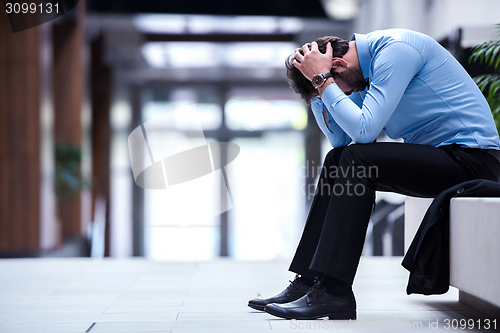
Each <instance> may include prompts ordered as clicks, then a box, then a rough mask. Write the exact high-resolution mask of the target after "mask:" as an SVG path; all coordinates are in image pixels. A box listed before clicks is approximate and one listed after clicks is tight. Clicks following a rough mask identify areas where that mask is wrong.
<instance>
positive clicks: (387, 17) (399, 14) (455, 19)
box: [354, 0, 500, 46]
mask: <svg viewBox="0 0 500 333" xmlns="http://www.w3.org/2000/svg"><path fill="white" fill-rule="evenodd" d="M359 4H360V11H359V15H358V17H357V18H356V21H355V24H354V30H355V31H356V32H359V33H367V32H370V31H373V30H379V29H388V28H405V29H411V30H416V31H420V32H423V33H425V34H428V35H430V36H431V37H433V38H435V39H437V40H439V39H442V38H444V37H446V36H448V35H450V34H452V33H453V32H454V31H456V30H457V29H458V28H459V27H462V28H463V29H464V34H463V42H462V45H463V46H471V45H474V44H477V43H478V42H481V41H484V40H487V39H490V38H492V37H493V36H492V35H491V34H492V32H494V28H493V26H494V25H495V24H496V23H500V1H498V0H475V1H470V0H361V1H360V2H359Z"/></svg>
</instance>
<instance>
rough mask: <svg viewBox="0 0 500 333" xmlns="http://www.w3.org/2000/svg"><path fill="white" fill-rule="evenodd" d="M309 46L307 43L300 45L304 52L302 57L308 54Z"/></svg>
mask: <svg viewBox="0 0 500 333" xmlns="http://www.w3.org/2000/svg"><path fill="white" fill-rule="evenodd" d="M309 46H310V44H309V43H306V44H304V45H302V49H301V50H302V52H304V55H306V54H308V53H309V52H311V50H310V49H309Z"/></svg>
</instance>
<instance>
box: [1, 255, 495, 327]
mask: <svg viewBox="0 0 500 333" xmlns="http://www.w3.org/2000/svg"><path fill="white" fill-rule="evenodd" d="M400 262H401V257H363V258H362V260H361V264H360V267H359V270H358V275H357V277H356V280H355V283H354V292H355V294H356V297H357V303H358V320H357V321H352V322H350V323H349V321H345V322H342V321H321V320H318V321H300V322H298V321H297V322H295V321H289V320H282V319H277V318H274V317H272V316H271V315H269V314H266V313H263V312H258V311H254V310H252V309H250V308H249V307H247V301H248V300H249V299H250V298H253V297H256V296H258V295H259V294H260V295H262V296H270V295H272V294H274V293H277V292H279V291H281V289H283V288H284V287H285V286H286V285H287V284H288V280H289V279H292V278H293V274H292V273H290V272H287V267H288V263H287V262H283V261H268V262H249V261H234V260H230V259H228V260H223V259H221V260H214V261H206V262H166V261H148V260H144V259H124V260H117V259H106V260H91V259H12V260H11V259H6V260H0V332H15V333H22V332H30V333H32V332H36V333H45V332H51V333H56V332H82V333H83V332H90V333H97V332H175V333H176V332H189V333H193V332H204V333H210V332H217V333H220V332H266V331H273V332H285V331H286V332H288V331H292V332H296V331H302V330H306V331H307V330H311V329H315V330H317V331H323V330H335V329H336V328H337V329H338V328H340V327H341V326H342V325H343V327H344V328H345V329H349V330H352V331H356V330H367V329H370V328H371V329H373V330H377V331H381V330H382V331H385V330H389V328H392V329H398V328H399V329H405V328H406V329H409V328H413V329H418V330H420V331H432V332H436V331H437V330H442V331H449V329H448V330H447V329H445V325H446V320H450V321H451V320H453V319H457V320H458V322H455V323H456V324H459V323H460V322H459V321H460V320H462V319H474V325H475V326H474V327H476V328H477V327H478V326H477V325H478V324H479V323H480V324H481V328H483V326H484V323H485V318H484V317H482V315H481V314H480V313H478V312H476V311H475V310H473V309H471V308H469V307H467V306H464V305H462V304H460V303H458V302H457V299H458V292H457V290H455V289H451V290H450V291H449V292H448V293H447V294H445V295H441V296H431V297H426V296H414V295H412V296H407V295H406V293H405V287H406V281H407V277H408V274H407V272H406V271H405V270H404V269H403V268H402V267H401V265H400ZM490 319H493V318H490ZM464 322H465V321H462V323H464ZM436 323H437V324H436ZM497 324H500V323H497ZM419 325H421V326H419ZM436 325H438V326H439V329H435V328H436V327H437V326H436Z"/></svg>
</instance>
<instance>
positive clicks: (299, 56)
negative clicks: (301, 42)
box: [294, 49, 304, 62]
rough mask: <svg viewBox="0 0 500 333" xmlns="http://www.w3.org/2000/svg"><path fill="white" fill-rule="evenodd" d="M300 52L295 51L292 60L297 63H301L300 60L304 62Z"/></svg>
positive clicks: (298, 50)
mask: <svg viewBox="0 0 500 333" xmlns="http://www.w3.org/2000/svg"><path fill="white" fill-rule="evenodd" d="M300 50H301V49H296V50H295V56H294V60H297V61H298V62H302V60H304V56H303V55H302V54H300Z"/></svg>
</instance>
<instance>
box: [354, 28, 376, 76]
mask: <svg viewBox="0 0 500 333" xmlns="http://www.w3.org/2000/svg"><path fill="white" fill-rule="evenodd" d="M351 40H355V41H356V51H358V60H359V67H361V73H363V77H364V79H365V80H366V81H368V77H369V68H370V62H371V60H372V56H371V54H370V50H369V49H368V38H367V36H366V35H364V34H353V35H352V38H351Z"/></svg>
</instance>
